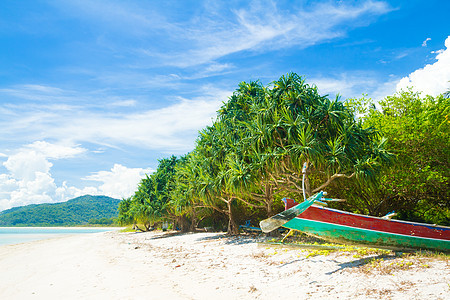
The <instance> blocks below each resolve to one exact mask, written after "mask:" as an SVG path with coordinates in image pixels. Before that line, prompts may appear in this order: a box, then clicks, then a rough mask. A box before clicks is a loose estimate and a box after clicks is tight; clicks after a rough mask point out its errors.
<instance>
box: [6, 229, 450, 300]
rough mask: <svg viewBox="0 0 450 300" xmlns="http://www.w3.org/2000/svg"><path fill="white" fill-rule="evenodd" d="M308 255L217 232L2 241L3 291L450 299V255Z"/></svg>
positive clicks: (47, 295) (57, 295)
mask: <svg viewBox="0 0 450 300" xmlns="http://www.w3.org/2000/svg"><path fill="white" fill-rule="evenodd" d="M307 254H308V252H307V251H302V250H299V249H298V248H286V247H274V246H266V245H261V244H258V243H256V242H255V239H250V238H248V237H238V238H227V237H225V236H224V235H223V234H217V233H196V234H183V235H174V236H168V235H163V234H161V233H139V234H134V233H128V234H123V233H117V232H107V233H96V234H86V235H76V236H68V237H63V238H57V239H52V240H44V241H38V242H32V243H25V244H19V245H11V246H1V247H0V299H450V266H449V262H448V260H445V259H435V258H423V259H420V260H419V259H417V258H414V259H408V258H394V257H391V258H389V257H388V258H384V259H383V260H382V261H381V262H380V263H378V264H376V263H372V264H367V263H365V261H364V260H363V259H361V258H355V257H353V255H342V254H340V255H339V254H335V253H331V254H329V255H327V256H323V255H321V256H314V257H306V256H307ZM375 262H377V261H375ZM383 264H384V266H385V267H383ZM389 264H391V265H389ZM380 266H381V267H380ZM371 267H372V268H373V270H370V268H371ZM386 271H388V272H386Z"/></svg>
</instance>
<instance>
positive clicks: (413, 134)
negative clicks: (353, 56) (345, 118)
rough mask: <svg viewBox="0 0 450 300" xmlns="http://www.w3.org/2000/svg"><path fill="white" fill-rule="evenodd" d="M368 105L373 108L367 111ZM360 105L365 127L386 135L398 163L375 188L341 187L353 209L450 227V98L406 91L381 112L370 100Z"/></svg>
mask: <svg viewBox="0 0 450 300" xmlns="http://www.w3.org/2000/svg"><path fill="white" fill-rule="evenodd" d="M354 103H356V102H354ZM362 103H365V104H367V103H369V106H370V108H369V109H368V110H367V109H366V110H365V111H364V108H363V107H362V105H361V104H362ZM359 104H360V105H359V106H358V109H360V110H362V111H364V112H365V116H364V117H363V118H362V122H363V123H364V125H365V126H375V127H377V128H378V129H379V130H380V131H381V132H382V134H383V135H384V136H385V137H386V138H387V142H386V146H387V147H388V149H390V150H391V151H392V152H394V153H395V155H396V160H395V161H394V162H393V164H391V165H390V166H388V167H386V168H384V169H383V172H382V173H381V174H380V176H379V177H378V181H377V183H376V184H375V185H368V184H364V183H355V185H356V187H355V186H347V187H344V186H339V188H340V189H342V190H344V191H346V196H345V197H348V198H349V199H350V201H349V205H351V206H353V207H352V208H353V210H355V209H356V210H362V212H368V213H371V214H374V215H384V214H386V213H387V212H389V211H392V210H395V211H397V212H398V213H399V214H400V215H399V217H400V218H402V219H408V220H414V221H422V222H430V223H439V224H444V225H445V224H446V225H449V224H450V214H449V213H450V201H449V200H448V199H449V196H450V194H449V192H450V189H449V186H450V185H449V183H450V181H449V174H448V171H449V170H450V118H449V116H450V99H448V98H445V97H443V96H438V97H430V96H427V97H424V98H422V97H420V95H419V94H417V93H413V92H412V91H402V92H400V93H397V94H396V95H394V96H389V97H386V98H385V99H384V100H383V101H380V103H379V105H380V108H381V109H380V110H376V109H374V108H373V105H371V104H370V100H367V99H364V101H359ZM365 107H367V105H366V106H365Z"/></svg>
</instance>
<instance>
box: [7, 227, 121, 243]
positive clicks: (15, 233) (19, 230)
mask: <svg viewBox="0 0 450 300" xmlns="http://www.w3.org/2000/svg"><path fill="white" fill-rule="evenodd" d="M113 230H117V228H106V227H105V228H80V227H67V228H60V227H58V228H52V227H0V246H1V245H11V244H19V243H26V242H31V241H37V240H44V239H49V238H54V237H59V236H63V235H69V234H84V233H96V232H105V231H113Z"/></svg>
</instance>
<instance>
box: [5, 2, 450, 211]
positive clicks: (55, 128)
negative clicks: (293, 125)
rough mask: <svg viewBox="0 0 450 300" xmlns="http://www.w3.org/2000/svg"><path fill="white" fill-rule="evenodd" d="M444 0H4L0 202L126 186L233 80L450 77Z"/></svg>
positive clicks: (416, 85)
mask: <svg viewBox="0 0 450 300" xmlns="http://www.w3.org/2000/svg"><path fill="white" fill-rule="evenodd" d="M449 11H450V1H446V0H440V1H438V0H423V1H419V0H409V1H407V0H405V1H375V0H372V1H265V0H261V1H234V0H231V1H230V0H227V1H202V0H195V1H189V0H178V1H177V0H174V1H146V0H139V1H138V0H135V1H132V0H131V1H115V0H107V1H106V0H104V1H102V0H97V1H92V0H85V1H84V0H77V1H75V0H73V1H64V0H55V1H45V0H23V1H15V0H3V1H2V2H1V9H0V128H1V130H0V211H1V210H4V209H8V208H11V207H15V206H22V205H28V204H34V203H49V202H61V201H66V200H68V199H71V198H74V197H78V196H81V195H85V194H90V195H107V196H111V197H115V198H119V199H121V198H126V197H129V196H131V195H132V194H133V192H134V191H135V190H136V188H137V184H138V183H139V181H140V179H141V178H142V177H143V176H145V174H150V173H151V172H153V171H154V170H155V169H156V168H157V166H158V159H162V158H166V157H169V156H171V155H176V156H179V155H183V154H186V153H188V152H189V151H191V150H192V149H193V148H194V144H195V140H196V138H197V136H198V131H199V130H201V129H203V128H204V127H205V126H207V125H210V124H211V123H212V121H213V119H214V117H215V115H216V111H217V110H218V108H219V107H220V106H221V104H222V103H223V102H224V101H227V99H228V97H229V96H230V95H231V94H232V93H233V91H234V90H235V89H236V88H237V87H238V84H239V82H242V81H251V80H260V81H261V82H262V83H263V84H264V85H269V84H270V83H271V82H272V81H274V80H276V79H278V78H279V77H280V76H282V75H285V74H287V73H288V72H295V73H297V74H299V75H301V76H303V77H304V78H306V80H307V82H308V83H310V84H315V85H317V87H318V89H319V92H320V93H321V94H329V95H330V97H334V96H335V95H337V94H339V95H341V97H342V99H343V100H345V99H347V98H355V97H362V95H363V94H367V96H368V97H371V98H372V99H375V100H380V99H382V98H384V97H386V96H388V95H392V94H394V93H395V92H396V91H399V90H400V89H406V88H408V87H411V88H413V89H414V90H416V91H420V92H422V94H423V95H427V94H429V95H432V96H435V95H438V94H440V93H443V92H445V91H447V90H449V89H450V82H449V81H450V19H449V18H448V12H449Z"/></svg>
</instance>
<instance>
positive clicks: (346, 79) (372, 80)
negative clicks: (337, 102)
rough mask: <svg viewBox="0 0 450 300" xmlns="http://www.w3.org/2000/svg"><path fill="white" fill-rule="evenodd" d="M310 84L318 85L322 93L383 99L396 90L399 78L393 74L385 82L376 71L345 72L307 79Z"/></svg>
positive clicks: (344, 96) (345, 96)
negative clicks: (366, 95)
mask: <svg viewBox="0 0 450 300" xmlns="http://www.w3.org/2000/svg"><path fill="white" fill-rule="evenodd" d="M307 82H308V83H310V84H315V85H317V88H318V89H319V92H320V93H321V94H329V95H330V96H334V95H336V94H339V95H341V96H342V97H343V98H344V99H345V98H359V97H361V96H362V95H363V94H368V96H369V97H370V98H372V99H374V100H376V101H378V100H381V99H383V98H384V97H386V96H388V95H392V94H393V93H394V92H395V86H396V84H397V82H398V78H396V77H394V76H391V77H390V78H389V80H388V81H385V82H383V80H382V79H380V78H379V76H377V75H376V74H375V73H370V72H361V71H359V72H345V73H341V74H339V75H336V76H334V77H317V78H312V79H311V80H309V79H308V80H307Z"/></svg>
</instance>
